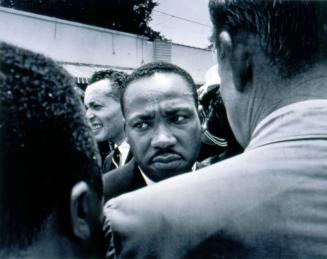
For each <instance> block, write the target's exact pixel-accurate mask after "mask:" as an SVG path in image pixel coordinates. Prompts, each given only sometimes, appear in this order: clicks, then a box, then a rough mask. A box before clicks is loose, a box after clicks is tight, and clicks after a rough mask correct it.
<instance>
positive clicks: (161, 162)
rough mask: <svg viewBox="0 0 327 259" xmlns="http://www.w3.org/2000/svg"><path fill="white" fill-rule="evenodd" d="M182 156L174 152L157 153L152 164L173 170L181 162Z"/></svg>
mask: <svg viewBox="0 0 327 259" xmlns="http://www.w3.org/2000/svg"><path fill="white" fill-rule="evenodd" d="M181 160H182V158H181V156H180V155H178V154H174V153H165V154H160V155H156V156H155V157H153V158H152V164H153V166H154V167H155V168H157V169H158V170H171V169H174V168H177V167H178V166H179V165H180V163H181Z"/></svg>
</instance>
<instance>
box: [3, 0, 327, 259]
mask: <svg viewBox="0 0 327 259" xmlns="http://www.w3.org/2000/svg"><path fill="white" fill-rule="evenodd" d="M326 7H327V2H325V1H319V0H313V1H309V0H298V1H286V0H267V1H252V0H210V1H209V11H210V15H211V20H212V23H213V36H212V40H213V44H214V46H215V49H216V54H217V63H218V71H217V73H219V75H220V78H221V82H220V85H219V86H215V87H214V89H215V91H216V90H219V94H218V93H217V95H213V98H214V100H213V102H215V104H213V103H212V102H209V103H211V107H210V108H208V107H199V102H200V103H201V102H202V105H204V104H205V101H204V100H203V98H200V100H199V97H198V93H197V88H196V85H195V83H194V81H193V79H192V77H191V76H190V74H189V73H188V72H186V71H185V70H184V69H183V68H180V67H178V66H176V65H174V64H170V63H165V62H154V63H149V64H145V65H143V66H141V67H139V68H137V69H136V70H135V71H134V72H133V73H132V74H131V75H126V74H125V73H122V72H119V71H113V70H108V71H99V72H97V73H95V74H94V75H93V77H92V79H91V82H90V84H89V85H88V87H87V88H86V91H85V94H84V100H83V101H84V104H83V103H81V100H80V96H78V94H77V93H76V91H75V89H74V83H73V80H72V78H71V77H70V76H69V75H68V74H67V73H66V72H65V71H64V70H63V69H62V68H60V67H59V66H58V65H57V64H56V63H55V62H54V61H52V60H51V59H49V58H46V57H44V56H42V55H39V54H36V53H33V52H30V51H28V50H24V49H20V48H18V47H15V46H11V45H8V44H6V43H0V143H1V147H2V149H1V152H0V257H1V258H7V257H8V258H11V257H12V258H17V257H31V258H79V257H87V258H91V257H92V258H94V257H96V258H103V257H108V258H327V243H326V240H327V234H326V233H327V223H326V222H327V210H326V208H327V207H326V200H327V199H326V196H325V194H326V189H327V175H326V171H327V160H326V157H327V80H326V77H327V76H326V69H327V63H326V61H327V56H326V55H327V44H326V34H327V29H326V28H327V19H326V18H327V8H326ZM308 17H310V21H308ZM211 93H212V92H211ZM219 96H221V98H222V102H220V99H219V98H220V97H219ZM222 103H223V107H222ZM219 104H220V105H219ZM212 107H216V109H213V110H212ZM218 107H219V109H218ZM208 109H209V110H210V109H211V112H212V111H213V113H216V114H215V116H213V117H212V118H213V119H212V118H211V122H210V123H211V126H212V127H211V128H210V130H208V120H205V121H203V118H204V117H205V116H200V115H201V113H203V111H208ZM199 111H200V112H199ZM218 111H220V112H221V113H219V114H218ZM225 112H226V114H225ZM226 116H227V118H228V122H229V124H227V123H226V124H225V126H226V129H225V133H226V132H228V129H230V128H231V130H232V132H233V134H231V132H228V133H227V134H225V137H226V140H227V142H228V143H229V147H228V149H227V150H223V151H224V152H223V153H217V154H215V156H214V157H213V158H212V157H209V158H208V159H206V162H205V163H203V162H202V163H201V162H200V161H199V157H201V156H200V152H201V145H202V142H206V144H209V145H210V143H211V144H215V143H216V140H217V138H216V137H215V134H213V133H216V131H215V130H217V132H218V131H219V129H215V127H214V126H215V125H224V124H221V121H220V120H221V119H223V120H224V118H225V117H226ZM209 121H210V120H209ZM215 121H216V122H217V124H215ZM204 125H205V127H204ZM229 127H230V128H229ZM209 131H211V132H209ZM235 140H237V142H238V143H239V144H240V145H241V146H242V149H241V148H239V146H238V145H237V144H236V143H235V142H236V141H235ZM101 143H102V144H103V143H105V144H107V145H108V146H109V149H108V150H107V152H105V153H104V154H102V157H101V155H100V152H99V149H98V146H100V144H101ZM234 144H235V145H234ZM243 149H244V150H243ZM241 150H242V151H241Z"/></svg>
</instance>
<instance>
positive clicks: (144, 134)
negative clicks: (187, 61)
mask: <svg viewBox="0 0 327 259" xmlns="http://www.w3.org/2000/svg"><path fill="white" fill-rule="evenodd" d="M121 107H122V113H123V116H124V119H125V133H126V137H127V141H128V143H129V144H130V146H131V151H132V153H133V156H134V158H135V159H133V160H132V161H130V162H129V163H128V164H127V165H126V166H124V167H122V168H119V169H117V170H114V171H112V172H109V173H107V174H105V175H104V184H105V188H104V189H105V199H106V200H108V199H111V198H113V197H115V196H118V195H120V194H123V193H126V192H130V191H133V190H136V189H138V188H141V187H144V186H146V185H150V184H152V183H154V182H158V181H161V180H164V179H167V178H169V177H172V176H176V175H179V174H183V173H186V172H190V171H194V170H195V169H196V168H199V165H197V164H196V159H197V157H198V154H199V150H200V146H201V124H200V120H199V116H198V97H197V92H196V87H195V84H194V82H193V79H192V78H191V76H190V75H189V74H188V73H187V72H186V71H185V70H183V69H181V68H180V67H178V66H175V65H173V64H169V63H164V62H154V63H149V64H146V65H144V66H142V67H140V68H138V69H137V70H135V71H134V73H133V74H132V75H131V76H130V77H129V78H128V80H127V82H126V84H125V88H124V90H123V92H122V95H121Z"/></svg>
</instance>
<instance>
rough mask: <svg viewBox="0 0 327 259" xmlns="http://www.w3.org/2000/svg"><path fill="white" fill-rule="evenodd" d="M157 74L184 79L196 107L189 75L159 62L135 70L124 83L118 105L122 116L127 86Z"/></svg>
mask: <svg viewBox="0 0 327 259" xmlns="http://www.w3.org/2000/svg"><path fill="white" fill-rule="evenodd" d="M158 72H159V73H173V74H177V75H180V76H181V77H182V78H184V80H185V81H186V82H187V85H188V86H189V88H190V90H191V92H192V96H193V99H194V103H195V106H196V107H198V94H197V91H196V85H195V83H194V81H193V78H192V77H191V75H190V74H189V73H188V72H186V71H185V70H184V69H182V68H181V67H179V66H176V65H174V64H171V63H168V62H163V61H159V62H151V63H147V64H145V65H143V66H141V67H139V68H137V69H136V70H134V72H133V73H132V74H131V75H130V76H129V77H128V78H127V80H126V81H125V87H124V88H123V91H122V93H121V96H120V105H121V110H122V113H123V115H125V114H124V94H125V92H126V89H127V88H128V86H129V85H130V84H131V83H132V82H134V81H136V80H139V79H143V78H147V77H151V76H152V75H154V74H155V73H158Z"/></svg>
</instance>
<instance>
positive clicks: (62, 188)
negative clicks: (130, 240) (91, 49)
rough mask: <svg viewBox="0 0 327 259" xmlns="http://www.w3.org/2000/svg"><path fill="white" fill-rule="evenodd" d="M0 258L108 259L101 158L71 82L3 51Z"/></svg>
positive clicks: (17, 52) (43, 61) (52, 68)
mask: <svg viewBox="0 0 327 259" xmlns="http://www.w3.org/2000/svg"><path fill="white" fill-rule="evenodd" d="M0 146H1V152H0V172H1V173H0V257H1V258H19V257H29V258H85V257H101V256H103V255H104V249H103V233H102V220H103V214H102V179H101V173H100V158H99V155H98V152H97V149H96V144H95V143H94V141H93V137H92V132H91V129H90V128H89V126H88V124H87V121H86V118H85V115H84V112H83V107H82V105H81V102H80V100H79V97H78V96H77V94H76V93H75V90H74V89H73V80H72V78H71V77H70V76H68V74H67V73H66V72H65V71H64V70H63V69H61V68H59V67H58V66H57V65H56V64H55V63H54V62H53V61H51V60H49V59H47V58H45V57H43V56H42V55H38V54H35V53H32V52H30V51H27V50H23V49H19V48H16V47H13V46H10V45H7V44H5V43H0Z"/></svg>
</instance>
